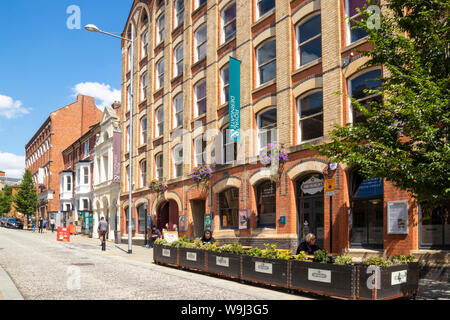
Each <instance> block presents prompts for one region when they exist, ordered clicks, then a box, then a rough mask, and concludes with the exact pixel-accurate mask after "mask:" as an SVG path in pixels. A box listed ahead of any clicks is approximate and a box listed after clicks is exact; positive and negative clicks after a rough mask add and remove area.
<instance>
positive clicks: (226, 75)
mask: <svg viewBox="0 0 450 320" xmlns="http://www.w3.org/2000/svg"><path fill="white" fill-rule="evenodd" d="M220 87H221V90H220V100H221V103H222V104H223V103H225V102H228V101H229V99H230V66H229V65H228V64H227V65H226V66H224V67H223V68H222V69H220Z"/></svg>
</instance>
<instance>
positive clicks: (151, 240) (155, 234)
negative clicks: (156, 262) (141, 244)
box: [148, 226, 161, 248]
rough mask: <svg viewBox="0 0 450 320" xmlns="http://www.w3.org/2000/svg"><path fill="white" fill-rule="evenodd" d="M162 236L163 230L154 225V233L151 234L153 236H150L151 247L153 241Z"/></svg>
mask: <svg viewBox="0 0 450 320" xmlns="http://www.w3.org/2000/svg"><path fill="white" fill-rule="evenodd" d="M159 238H161V231H159V230H158V229H156V226H152V234H151V238H150V244H149V246H148V247H149V248H152V247H153V242H155V240H156V239H159Z"/></svg>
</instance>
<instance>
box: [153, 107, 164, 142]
mask: <svg viewBox="0 0 450 320" xmlns="http://www.w3.org/2000/svg"><path fill="white" fill-rule="evenodd" d="M155 115H156V132H155V137H160V136H162V135H163V134H164V107H163V106H161V107H159V108H158V109H156V111H155Z"/></svg>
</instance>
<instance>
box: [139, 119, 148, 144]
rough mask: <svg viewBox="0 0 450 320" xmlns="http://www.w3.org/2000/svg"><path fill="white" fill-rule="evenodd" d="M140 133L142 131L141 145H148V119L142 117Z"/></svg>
mask: <svg viewBox="0 0 450 320" xmlns="http://www.w3.org/2000/svg"><path fill="white" fill-rule="evenodd" d="M140 122H141V123H140V129H141V130H140V131H141V135H140V138H141V141H140V142H141V143H140V144H141V145H143V144H146V143H147V117H142V118H141V121H140Z"/></svg>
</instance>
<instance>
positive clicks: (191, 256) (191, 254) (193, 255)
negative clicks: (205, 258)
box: [186, 252, 197, 261]
mask: <svg viewBox="0 0 450 320" xmlns="http://www.w3.org/2000/svg"><path fill="white" fill-rule="evenodd" d="M186 260H189V261H197V253H195V252H186Z"/></svg>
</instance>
